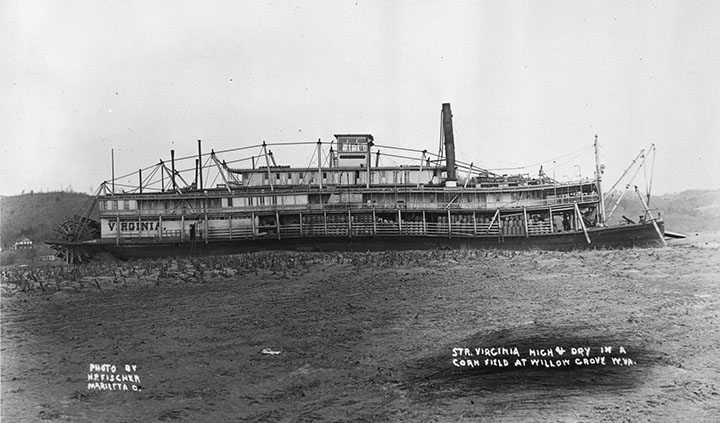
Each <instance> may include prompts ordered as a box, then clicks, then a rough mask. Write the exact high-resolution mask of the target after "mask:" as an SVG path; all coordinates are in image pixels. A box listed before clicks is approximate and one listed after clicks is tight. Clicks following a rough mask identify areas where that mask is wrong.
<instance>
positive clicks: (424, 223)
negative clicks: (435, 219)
mask: <svg viewBox="0 0 720 423" xmlns="http://www.w3.org/2000/svg"><path fill="white" fill-rule="evenodd" d="M422 219H423V235H427V221H426V220H425V210H423V217H422Z"/></svg>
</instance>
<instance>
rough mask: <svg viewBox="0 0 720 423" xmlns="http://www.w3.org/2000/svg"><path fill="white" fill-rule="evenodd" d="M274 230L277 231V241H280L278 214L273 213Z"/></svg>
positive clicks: (276, 212)
mask: <svg viewBox="0 0 720 423" xmlns="http://www.w3.org/2000/svg"><path fill="white" fill-rule="evenodd" d="M275 228H276V230H277V239H278V241H279V240H280V212H278V211H277V210H276V211H275Z"/></svg>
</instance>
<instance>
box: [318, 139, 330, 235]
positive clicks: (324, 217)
mask: <svg viewBox="0 0 720 423" xmlns="http://www.w3.org/2000/svg"><path fill="white" fill-rule="evenodd" d="M319 142H320V141H318V143H319ZM323 225H324V226H325V236H328V229H327V212H323Z"/></svg>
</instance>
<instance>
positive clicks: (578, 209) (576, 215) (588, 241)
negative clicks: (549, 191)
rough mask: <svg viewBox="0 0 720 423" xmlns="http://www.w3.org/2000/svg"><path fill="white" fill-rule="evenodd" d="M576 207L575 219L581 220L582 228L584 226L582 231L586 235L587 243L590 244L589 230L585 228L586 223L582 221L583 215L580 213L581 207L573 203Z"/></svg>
mask: <svg viewBox="0 0 720 423" xmlns="http://www.w3.org/2000/svg"><path fill="white" fill-rule="evenodd" d="M573 204H574V205H575V219H578V220H580V226H582V230H583V232H584V233H585V239H586V240H587V243H588V244H590V235H588V231H587V228H586V227H585V222H584V221H583V219H582V214H581V213H580V207H578V205H577V203H573Z"/></svg>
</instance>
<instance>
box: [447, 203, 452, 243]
mask: <svg viewBox="0 0 720 423" xmlns="http://www.w3.org/2000/svg"><path fill="white" fill-rule="evenodd" d="M447 220H448V224H447V231H448V238H452V223H451V222H450V221H451V220H452V215H451V214H450V209H447Z"/></svg>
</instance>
